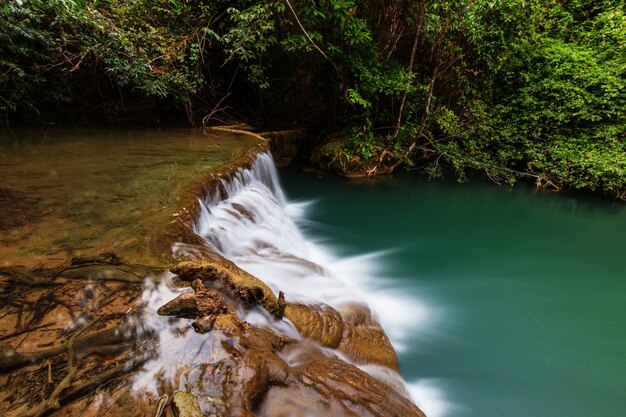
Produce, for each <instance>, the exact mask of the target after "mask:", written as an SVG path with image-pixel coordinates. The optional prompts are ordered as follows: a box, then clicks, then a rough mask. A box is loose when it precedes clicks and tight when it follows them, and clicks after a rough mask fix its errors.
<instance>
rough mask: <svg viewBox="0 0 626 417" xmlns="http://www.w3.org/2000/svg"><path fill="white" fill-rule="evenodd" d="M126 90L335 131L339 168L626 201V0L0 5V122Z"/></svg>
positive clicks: (199, 117)
mask: <svg viewBox="0 0 626 417" xmlns="http://www.w3.org/2000/svg"><path fill="white" fill-rule="evenodd" d="M104 103H107V104H106V106H108V107H106V108H105V109H103V108H102V106H103V105H105V104H104ZM132 103H153V104H155V105H156V107H157V108H160V109H173V110H175V111H178V112H180V113H181V114H184V115H185V117H186V119H187V120H188V121H189V122H190V123H192V124H203V123H204V124H206V123H212V122H222V121H224V120H226V119H228V118H230V117H239V118H247V119H253V120H254V121H255V122H256V123H259V124H268V125H270V124H276V123H277V121H281V120H282V121H283V123H285V122H289V123H291V122H295V123H298V124H300V125H304V126H306V127H308V128H309V129H310V130H311V131H314V132H319V133H320V134H326V135H328V134H329V133H335V135H334V136H332V135H331V137H335V138H336V140H333V141H330V142H329V143H328V145H326V146H325V147H322V148H320V149H321V150H320V152H319V154H320V155H321V156H320V159H324V157H326V160H327V161H330V162H327V164H328V165H329V166H331V167H334V168H335V169H337V170H340V171H343V172H344V173H346V174H353V173H366V174H371V175H373V174H377V173H381V172H388V171H391V170H393V169H394V168H395V167H397V166H399V165H405V166H409V167H416V168H422V169H424V170H426V171H427V172H429V174H430V175H433V176H438V175H442V173H443V172H445V171H446V170H447V169H450V168H452V169H453V170H454V171H455V172H456V174H457V176H458V177H459V178H460V179H463V178H465V176H466V175H467V173H468V172H470V171H473V170H479V171H483V172H485V173H486V174H487V175H488V176H489V177H490V178H492V179H493V180H495V181H497V182H513V181H515V180H516V179H517V178H519V177H520V176H525V177H531V178H533V180H535V181H536V182H537V184H538V185H540V186H547V187H553V188H557V189H560V188H577V189H590V190H598V191H602V192H605V193H610V194H612V195H615V196H618V197H621V198H626V7H625V2H624V1H623V0H601V1H592V0H572V1H567V2H563V1H557V0H418V1H415V0H362V1H356V0H317V1H314V0H260V1H250V0H234V1H227V0H133V1H122V0H4V4H3V5H2V6H1V7H0V112H2V113H4V114H5V115H6V118H7V120H9V119H20V118H22V119H33V118H37V117H43V115H46V114H48V115H50V114H51V115H54V114H55V111H57V112H59V111H60V110H61V109H62V110H63V112H65V113H67V109H70V110H72V109H73V110H76V111H79V110H80V111H83V110H85V109H87V110H90V111H91V112H92V113H94V114H101V115H108V114H110V113H113V112H115V111H116V109H119V107H120V106H121V107H124V106H128V107H130V106H131V105H132ZM53 117H54V116H53Z"/></svg>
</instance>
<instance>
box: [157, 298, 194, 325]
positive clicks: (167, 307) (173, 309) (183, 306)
mask: <svg viewBox="0 0 626 417" xmlns="http://www.w3.org/2000/svg"><path fill="white" fill-rule="evenodd" d="M157 314H158V315H160V316H174V317H183V318H188V319H194V318H196V317H197V316H198V304H197V303H196V294H195V293H193V292H186V293H182V294H181V295H179V296H178V297H176V298H174V299H173V300H171V301H168V302H167V303H166V304H164V305H162V306H161V307H160V308H159V309H158V310H157Z"/></svg>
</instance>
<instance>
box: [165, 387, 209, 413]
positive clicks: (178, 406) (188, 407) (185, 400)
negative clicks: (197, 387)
mask: <svg viewBox="0 0 626 417" xmlns="http://www.w3.org/2000/svg"><path fill="white" fill-rule="evenodd" d="M172 412H173V413H174V416H176V417H204V414H203V413H202V411H200V407H199V406H198V401H197V400H196V397H195V396H194V395H193V394H192V393H190V392H187V391H176V392H175V393H174V395H172Z"/></svg>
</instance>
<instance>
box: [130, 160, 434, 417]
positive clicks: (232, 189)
mask: <svg viewBox="0 0 626 417" xmlns="http://www.w3.org/2000/svg"><path fill="white" fill-rule="evenodd" d="M199 206H200V210H199V215H198V217H197V219H196V221H195V223H194V225H193V227H194V231H195V233H196V234H197V235H199V236H200V237H202V238H203V239H204V241H205V244H206V245H207V246H208V247H209V248H210V249H211V250H212V251H215V252H217V253H219V254H220V255H222V256H224V257H225V258H228V259H230V260H231V261H233V262H234V263H236V264H237V265H238V266H239V267H240V268H242V269H244V270H246V271H247V272H249V273H251V274H253V275H254V276H256V277H258V278H260V279H261V280H263V281H264V282H265V283H266V284H267V285H268V286H269V287H270V288H271V289H272V291H274V293H275V294H278V292H279V291H283V292H284V294H285V298H286V300H287V301H288V302H299V303H305V304H327V305H329V306H331V307H333V308H336V309H339V308H340V307H341V306H343V305H346V304H361V305H364V306H367V307H369V309H370V310H372V313H373V317H374V318H375V319H376V320H378V322H379V323H380V324H381V326H382V327H383V329H384V330H385V331H386V333H387V334H388V336H389V338H390V340H391V342H392V344H393V346H394V348H395V349H396V350H397V351H401V350H402V349H403V338H404V336H407V335H408V334H409V333H410V332H412V331H413V330H414V329H415V328H416V327H417V326H419V325H420V324H422V323H423V322H424V321H425V320H426V319H427V318H428V317H427V316H428V314H427V312H428V310H427V309H426V308H425V307H424V306H422V305H420V304H419V303H418V302H416V300H414V299H410V298H408V297H407V296H406V295H404V294H403V293H402V292H401V290H399V289H393V288H389V287H391V286H390V285H389V281H388V280H387V279H386V278H384V268H383V265H382V262H381V256H382V255H384V254H383V253H371V254H363V255H359V256H352V257H344V258H341V257H339V256H337V255H336V253H337V252H336V250H334V249H333V248H331V247H330V246H329V245H328V244H327V243H323V242H319V241H315V240H314V239H313V238H311V237H310V236H306V234H305V233H303V232H302V228H301V226H302V225H304V224H306V223H307V222H309V220H308V219H307V213H308V212H309V211H310V210H313V209H314V208H315V202H313V201H308V202H293V201H289V200H288V199H287V198H286V197H285V195H284V193H283V190H282V188H281V186H280V183H279V179H278V174H277V171H276V167H275V165H274V162H273V159H272V156H271V155H270V154H269V153H263V154H259V155H257V157H256V158H255V160H254V161H253V163H252V164H251V166H250V167H249V168H240V169H239V170H238V171H237V172H236V173H235V174H234V175H233V176H231V177H230V178H224V179H222V180H221V182H220V184H219V186H217V187H214V189H213V190H212V191H211V192H210V193H209V194H207V195H205V196H204V197H203V198H201V199H199ZM174 250H175V251H176V250H181V251H184V250H185V247H184V246H181V247H178V248H176V247H175V248H174ZM160 292H161V293H160V294H159V293H158V292H157V295H155V293H151V292H147V293H146V295H145V297H147V298H146V302H147V304H149V305H152V306H153V308H155V306H157V305H160V303H162V301H163V300H164V299H167V298H168V297H169V298H171V295H170V294H169V293H168V290H161V291H160ZM150 297H156V298H155V299H152V300H150ZM243 314H244V317H242V318H243V319H244V320H246V321H247V322H249V323H251V324H253V325H258V326H266V327H270V328H272V329H273V330H274V331H277V332H280V333H282V334H285V335H287V336H290V337H298V332H297V330H296V329H295V327H294V326H293V325H292V324H291V323H290V322H289V320H288V319H286V318H285V319H283V320H282V321H276V320H274V319H273V318H272V317H270V316H269V314H267V312H265V311H264V310H263V309H259V308H255V309H252V310H250V311H249V312H245V313H243ZM198 336H199V335H196V334H193V333H188V334H187V335H185V338H184V340H183V341H180V340H179V341H178V342H176V343H178V345H181V346H184V345H192V344H194V343H198V340H196V339H199V338H198ZM166 337H168V336H166ZM170 338H171V337H170ZM170 343H172V344H173V345H174V343H173V342H170ZM172 350H173V351H174V354H175V355H178V354H180V353H177V352H182V351H184V349H182V348H181V347H175V348H174V349H172ZM327 350H329V349H327ZM330 354H332V355H334V356H337V357H340V358H342V359H343V360H344V361H346V362H350V359H349V358H347V357H345V356H344V355H342V354H341V353H340V352H337V351H333V352H330ZM172 355H173V354H172V353H169V354H167V353H162V354H161V357H168V356H169V357H172ZM164 362H167V361H164ZM354 365H355V366H358V367H359V368H360V369H362V370H363V371H364V372H367V373H369V374H370V375H372V376H374V377H375V378H378V379H381V380H384V381H386V382H387V383H388V384H389V385H390V386H393V387H396V389H397V390H398V391H400V392H405V394H406V395H407V396H410V395H412V396H413V398H414V400H417V401H416V402H417V404H418V405H419V406H420V407H421V408H422V409H423V410H425V411H426V412H427V413H428V415H429V417H441V416H442V415H444V414H445V412H443V411H442V407H440V404H441V402H442V401H441V399H440V398H439V396H440V394H439V390H437V389H434V388H433V387H432V386H430V384H426V385H425V384H424V382H423V381H420V382H417V383H412V384H409V385H408V386H407V385H406V384H405V382H404V381H403V380H402V378H401V377H400V375H399V374H397V373H396V372H395V371H392V370H390V369H388V368H384V367H382V366H378V365H373V364H356V363H355V364H354ZM153 377H154V375H152V374H150V375H149V377H145V376H142V377H141V378H137V381H144V382H141V383H139V385H141V384H142V383H145V381H151V380H152V378H153ZM418 395H419V396H420V397H421V398H419V397H418V398H416V397H417V396H418ZM420 400H421V401H420ZM431 411H432V413H431Z"/></svg>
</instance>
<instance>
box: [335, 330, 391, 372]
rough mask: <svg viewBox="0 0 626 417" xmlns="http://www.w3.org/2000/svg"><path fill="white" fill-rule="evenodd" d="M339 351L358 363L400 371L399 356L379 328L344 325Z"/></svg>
mask: <svg viewBox="0 0 626 417" xmlns="http://www.w3.org/2000/svg"><path fill="white" fill-rule="evenodd" d="M338 350H339V351H341V352H342V353H345V354H346V355H347V356H348V357H350V358H351V359H352V360H353V361H355V362H357V363H363V364H365V363H374V364H378V365H382V366H386V367H387V368H390V369H393V370H397V369H398V355H397V354H396V351H395V350H394V348H393V346H392V345H391V341H390V340H389V338H388V337H387V335H386V334H385V332H384V331H383V329H382V328H380V327H379V326H354V325H352V324H349V323H344V328H343V335H342V340H341V343H340V344H339V347H338Z"/></svg>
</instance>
